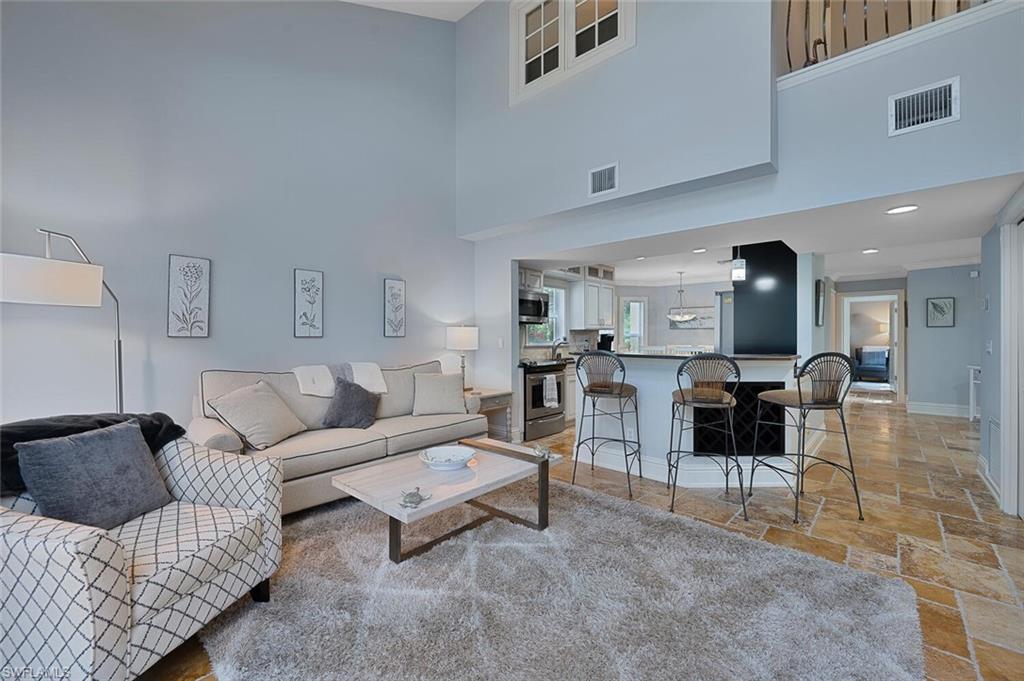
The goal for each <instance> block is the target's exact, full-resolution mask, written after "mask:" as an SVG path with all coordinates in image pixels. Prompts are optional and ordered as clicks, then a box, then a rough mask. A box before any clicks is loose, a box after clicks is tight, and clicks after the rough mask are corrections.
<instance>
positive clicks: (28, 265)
mask: <svg viewBox="0 0 1024 681" xmlns="http://www.w3.org/2000/svg"><path fill="white" fill-rule="evenodd" d="M36 231H37V232H39V233H40V234H42V235H43V236H45V237H46V257H45V258H37V257H34V256H30V255H15V254H13V253H0V302H4V303H22V304H26V305H70V306H74V307H100V306H101V305H102V304H103V291H106V292H107V293H108V294H109V295H110V298H111V299H112V300H113V301H114V381H115V384H116V387H117V411H118V413H124V379H123V377H122V374H121V369H122V361H121V307H120V303H119V302H118V300H117V296H116V295H114V292H113V291H112V290H111V289H110V286H108V285H107V282H106V281H104V280H103V267H102V266H101V265H95V264H93V262H92V261H91V260H89V256H87V255H86V254H85V251H83V250H82V247H81V246H79V245H78V242H77V241H75V238H74V237H73V236H70V235H68V234H61V233H60V232H54V231H52V230H49V229H37V230H36ZM53 237H57V238H60V239H65V240H67V241H69V242H71V245H72V246H74V248H75V250H76V251H77V252H78V257H80V258H81V259H82V260H83V261H84V262H80V263H79V262H71V261H69V260H58V259H56V258H54V257H53V251H52V244H51V241H52V239H53Z"/></svg>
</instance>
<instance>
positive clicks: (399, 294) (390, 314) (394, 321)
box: [384, 279, 405, 338]
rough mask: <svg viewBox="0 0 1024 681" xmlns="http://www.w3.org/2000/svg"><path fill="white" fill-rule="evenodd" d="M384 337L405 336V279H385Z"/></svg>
mask: <svg viewBox="0 0 1024 681" xmlns="http://www.w3.org/2000/svg"><path fill="white" fill-rule="evenodd" d="M384 337H385V338H405V281H403V280H401V279H385V280H384Z"/></svg>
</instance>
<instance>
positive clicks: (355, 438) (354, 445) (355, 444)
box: [247, 428, 387, 480]
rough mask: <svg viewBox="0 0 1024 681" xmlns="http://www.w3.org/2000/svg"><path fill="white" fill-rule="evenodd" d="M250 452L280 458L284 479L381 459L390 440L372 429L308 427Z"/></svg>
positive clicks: (255, 454) (292, 478)
mask: <svg viewBox="0 0 1024 681" xmlns="http://www.w3.org/2000/svg"><path fill="white" fill-rule="evenodd" d="M247 453H248V454H252V455H254V456H272V457H276V458H279V459H281V465H282V467H283V468H284V479H285V480H294V479H296V478H301V477H304V476H307V475H313V474H315V473H321V472H323V471H332V470H335V469H337V468H344V467H345V466H351V465H353V464H357V463H362V462H364V461H369V460H370V459H379V458H381V457H383V456H385V455H386V454H387V443H386V442H385V440H384V436H383V435H382V434H380V433H375V432H373V431H372V430H363V429H361V428H324V429H322V430H307V431H306V432H304V433H299V434H298V435H294V436H292V437H290V438H288V439H287V440H285V441H283V442H280V443H278V444H276V445H274V446H273V447H267V448H266V449H264V450H263V451H249V452H247Z"/></svg>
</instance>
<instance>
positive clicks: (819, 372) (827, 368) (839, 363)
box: [748, 352, 864, 523]
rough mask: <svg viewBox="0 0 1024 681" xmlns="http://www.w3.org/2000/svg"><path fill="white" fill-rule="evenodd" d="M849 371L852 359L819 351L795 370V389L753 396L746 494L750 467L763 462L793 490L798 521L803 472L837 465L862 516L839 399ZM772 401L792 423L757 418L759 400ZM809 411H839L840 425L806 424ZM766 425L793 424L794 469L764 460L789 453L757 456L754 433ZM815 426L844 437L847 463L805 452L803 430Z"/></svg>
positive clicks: (847, 385) (846, 387)
mask: <svg viewBox="0 0 1024 681" xmlns="http://www.w3.org/2000/svg"><path fill="white" fill-rule="evenodd" d="M852 375H853V361H852V360H851V359H850V358H849V357H848V356H847V355H844V354H842V353H841V352H822V353H820V354H817V355H814V356H813V357H811V358H810V359H808V360H807V361H806V362H804V365H803V366H802V367H801V368H800V370H799V371H798V372H797V374H796V389H795V390H766V391H765V392H762V393H760V394H758V396H757V422H756V423H755V424H754V456H753V463H752V464H751V469H750V489H749V494H748V496H751V495H753V493H754V471H755V470H757V467H758V466H766V467H768V468H770V469H772V470H773V471H775V472H776V473H778V474H779V477H781V478H782V480H783V482H785V483H786V486H787V487H789V490H790V491H791V492H793V496H794V497H795V498H796V507H795V508H794V510H793V522H794V523H796V522H799V521H800V495H802V494H803V493H804V474H805V473H806V472H807V471H808V470H810V469H811V468H814V467H815V466H817V465H819V464H823V463H824V464H828V465H830V466H832V467H833V468H837V469H839V470H841V471H842V472H843V475H845V476H846V478H847V479H848V480H849V481H850V483H851V484H852V485H853V495H854V496H855V497H856V498H857V515H858V516H859V517H860V519H861V520H864V511H863V510H862V509H861V505H860V490H859V489H858V487H857V474H856V473H855V472H854V470H853V452H852V451H851V450H850V435H849V433H848V431H847V429H846V416H845V414H844V413H843V403H844V402H845V400H846V394H847V393H848V392H849V391H850V378H851V376H852ZM804 380H807V381H809V382H810V384H811V385H810V392H809V393H808V392H807V390H806V388H805V387H804V386H803V381H804ZM765 403H767V404H775V405H779V406H781V407H783V413H784V414H785V416H786V418H787V419H792V420H793V423H787V422H785V421H784V422H783V423H774V422H772V421H762V420H761V407H762V405H763V404H765ZM790 409H796V410H797V411H798V415H797V416H793V415H792V414H791V413H790V412H789V410H790ZM812 411H835V412H837V413H838V414H839V422H840V423H841V424H842V426H843V429H842V430H841V431H839V430H829V429H828V428H827V427H825V428H816V427H813V426H808V425H807V417H808V415H809V414H810V413H811V412H812ZM762 423H764V424H766V425H776V426H778V425H781V426H782V427H783V428H785V427H787V426H790V425H792V426H794V427H795V428H796V429H797V433H798V437H797V452H796V455H795V456H796V470H795V471H791V470H788V469H786V468H780V467H778V466H775V465H772V464H771V463H768V462H767V461H766V459H771V458H777V457H785V456H792V455H791V454H771V455H768V456H762V457H759V456H758V455H757V434H758V429H759V428H760V426H761V424H762ZM808 430H817V431H820V432H823V433H840V432H841V433H842V434H843V438H844V439H845V440H846V458H847V460H848V461H849V463H850V465H849V467H847V466H844V465H842V464H841V463H836V462H835V461H830V460H828V459H823V458H821V457H819V456H813V455H811V454H807V453H806V452H805V448H806V446H807V431H808ZM805 459H813V462H812V463H811V465H810V466H807V467H806V468H805V467H804V460H805ZM787 475H792V476H794V478H795V479H794V483H795V485H796V486H795V487H794V486H793V485H790V484H789V480H788V479H787V478H786V476H787Z"/></svg>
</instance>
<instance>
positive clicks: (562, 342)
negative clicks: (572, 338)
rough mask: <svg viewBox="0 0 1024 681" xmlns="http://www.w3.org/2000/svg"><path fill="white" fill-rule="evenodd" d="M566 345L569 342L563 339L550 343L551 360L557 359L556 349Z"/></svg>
mask: <svg viewBox="0 0 1024 681" xmlns="http://www.w3.org/2000/svg"><path fill="white" fill-rule="evenodd" d="M568 344H569V341H567V340H565V339H564V338H556V339H555V340H554V341H552V343H551V359H558V348H560V347H562V346H563V345H568Z"/></svg>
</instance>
